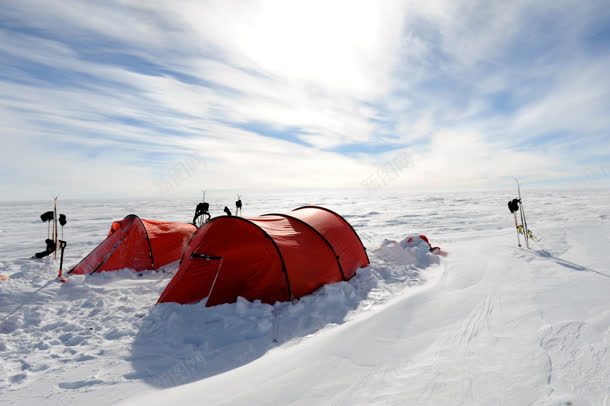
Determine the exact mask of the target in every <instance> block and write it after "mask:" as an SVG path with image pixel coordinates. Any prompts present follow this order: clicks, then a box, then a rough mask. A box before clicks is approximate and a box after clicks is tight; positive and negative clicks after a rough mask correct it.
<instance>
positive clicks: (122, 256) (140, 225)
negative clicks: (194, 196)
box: [69, 214, 197, 275]
mask: <svg viewBox="0 0 610 406" xmlns="http://www.w3.org/2000/svg"><path fill="white" fill-rule="evenodd" d="M196 230H197V228H196V227H195V226H194V225H192V224H186V223H176V222H169V221H155V220H144V219H140V218H139V217H138V216H136V215H134V214H130V215H129V216H127V217H125V218H124V219H123V220H120V221H115V222H114V223H112V226H111V227H110V232H108V237H107V238H106V239H105V240H104V241H103V242H102V243H101V244H100V245H98V246H97V247H96V248H95V249H94V250H93V251H91V252H90V253H89V255H87V256H86V257H85V258H83V260H82V261H80V262H79V263H78V265H76V266H75V267H74V268H72V269H71V270H70V271H69V273H71V274H77V275H84V274H91V273H94V272H105V271H116V270H118V269H124V268H130V269H133V270H136V271H144V270H148V269H157V268H160V267H162V266H163V265H167V264H169V263H171V262H174V261H177V260H179V259H180V255H181V254H182V251H183V250H184V247H185V246H186V245H187V243H188V240H189V238H191V236H192V235H193V234H194V233H195V231H196Z"/></svg>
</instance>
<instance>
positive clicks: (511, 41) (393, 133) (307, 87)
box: [0, 0, 610, 198]
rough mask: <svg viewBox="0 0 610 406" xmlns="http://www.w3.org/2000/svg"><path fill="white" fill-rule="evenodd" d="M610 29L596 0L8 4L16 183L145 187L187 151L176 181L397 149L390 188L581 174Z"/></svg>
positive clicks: (243, 176)
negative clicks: (191, 165) (196, 170)
mask: <svg viewBox="0 0 610 406" xmlns="http://www.w3.org/2000/svg"><path fill="white" fill-rule="evenodd" d="M608 26H610V14H609V11H608V10H607V7H606V6H605V5H604V3H603V2H601V1H600V2H587V4H582V3H581V2H576V1H562V2H556V3H553V4H543V3H538V4H535V3H531V2H526V1H516V2H509V3H490V2H477V1H472V2H459V3H456V2H454V1H448V0H447V1H432V2H428V3H426V4H423V3H421V2H408V1H382V2H352V1H338V2H332V3H328V2H321V1H313V2H305V3H303V2H285V1H259V2H240V1H235V2H226V1H218V2H215V1H212V2H205V3H202V2H198V1H185V2H181V4H180V7H176V5H175V4H174V3H172V2H164V1H150V2H133V1H121V2H112V3H99V4H93V3H90V2H84V1H77V0H65V1H61V2H38V1H29V0H28V1H26V0H23V1H12V2H11V1H9V2H6V4H3V8H2V10H0V95H1V97H0V132H1V133H2V138H3V141H4V142H3V144H4V145H3V148H2V153H1V154H2V162H0V174H1V175H2V176H0V178H1V179H2V183H3V184H2V186H1V188H2V193H3V197H4V198H22V197H40V196H39V195H40V194H41V193H47V191H53V190H58V189H61V190H62V191H63V192H65V193H66V194H69V195H72V196H83V195H89V194H95V193H113V194H118V195H122V194H124V195H127V194H134V195H142V194H146V193H149V192H150V191H153V190H154V181H155V179H158V176H159V173H160V172H162V171H164V170H165V169H166V168H168V167H171V165H172V162H173V161H174V160H175V159H177V158H176V157H179V156H184V154H188V153H192V152H195V153H197V154H199V155H200V156H202V159H205V162H206V168H205V171H206V176H205V179H189V180H188V181H185V182H183V183H181V184H180V187H177V188H176V189H175V190H174V192H175V193H176V194H184V193H188V191H189V190H191V189H192V188H195V189H194V190H199V189H200V186H201V184H202V183H204V182H205V184H206V187H209V188H214V187H218V188H241V189H243V188H247V187H257V186H262V185H264V186H265V187H278V188H285V187H295V186H298V187H358V186H359V184H360V182H361V180H362V179H363V178H366V176H367V174H370V173H373V172H374V171H376V170H377V167H378V165H379V164H380V163H382V162H386V161H387V160H388V159H390V158H391V157H392V156H395V155H396V154H397V153H400V152H401V151H403V152H404V151H408V154H409V156H410V157H412V158H413V162H414V165H413V168H410V170H409V172H408V173H407V174H405V176H401V177H400V179H397V180H396V182H393V183H392V187H397V188H403V187H409V188H420V187H426V188H439V189H448V188H456V187H460V188H468V187H489V186H499V185H502V184H504V182H506V180H507V179H510V178H511V176H513V175H518V176H522V177H527V179H528V180H529V181H530V182H536V183H537V184H540V185H543V184H544V183H545V182H553V184H554V185H556V184H557V182H558V181H560V182H561V179H564V180H565V185H566V186H569V185H570V182H573V179H574V178H573V176H570V174H573V173H575V172H579V171H580V172H582V171H583V170H584V169H583V168H586V167H590V166H591V165H598V164H604V165H607V164H608V162H609V161H610V151H609V150H608V148H609V147H608V145H610V118H609V116H608V114H607V112H608V111H610V79H609V78H608V75H607V72H609V71H610V58H608V57H607V55H608V51H609V50H610V32H609V31H608V29H607V27H608ZM109 179H112V182H109ZM574 183H576V182H574ZM51 193H52V192H51Z"/></svg>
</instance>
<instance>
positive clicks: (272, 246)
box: [158, 206, 369, 306]
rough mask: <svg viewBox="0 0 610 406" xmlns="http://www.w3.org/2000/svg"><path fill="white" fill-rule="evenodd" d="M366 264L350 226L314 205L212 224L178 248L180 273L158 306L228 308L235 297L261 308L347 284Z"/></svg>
mask: <svg viewBox="0 0 610 406" xmlns="http://www.w3.org/2000/svg"><path fill="white" fill-rule="evenodd" d="M368 264H369V259H368V256H367V254H366V250H365V248H364V246H363V245H362V242H361V241H360V238H359V237H358V235H357V234H356V232H355V231H354V229H353V228H352V227H351V225H350V224H349V223H348V222H347V221H346V220H345V219H344V218H343V217H341V216H340V215H338V214H337V213H335V212H333V211H331V210H328V209H325V208H322V207H315V206H306V207H301V208H299V209H296V210H294V211H292V212H291V214H290V215H286V214H267V215H263V216H258V217H252V218H242V217H234V216H222V217H216V218H214V219H212V220H210V221H209V222H207V223H206V224H204V225H203V226H202V227H201V228H200V229H199V230H198V231H197V232H196V233H195V235H194V236H193V238H192V239H191V241H190V242H189V244H188V247H187V248H186V249H185V251H184V253H183V255H182V259H181V262H180V268H179V269H178V271H177V272H176V275H175V276H174V278H173V279H172V280H171V281H170V283H169V284H168V286H167V287H166V288H165V290H164V291H163V293H162V294H161V297H160V298H159V301H158V302H159V303H162V302H177V303H196V302H199V301H200V300H202V299H204V298H206V297H207V298H208V300H207V302H206V305H207V306H213V305H217V304H222V303H232V302H235V301H236V300H237V298H238V297H240V296H241V297H244V298H246V299H248V300H251V301H252V300H256V299H259V300H261V301H262V302H265V303H274V302H276V301H286V300H291V299H294V298H299V297H301V296H303V295H306V294H309V293H312V292H313V291H315V290H316V289H319V288H320V287H322V286H323V285H325V284H328V283H333V282H339V281H342V280H349V279H350V278H352V277H353V276H354V275H355V273H356V270H357V269H358V268H360V267H364V266H367V265H368Z"/></svg>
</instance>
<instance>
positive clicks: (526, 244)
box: [515, 178, 530, 248]
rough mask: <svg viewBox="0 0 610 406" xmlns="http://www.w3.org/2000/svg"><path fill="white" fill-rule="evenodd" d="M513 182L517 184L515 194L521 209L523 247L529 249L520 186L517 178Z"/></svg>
mask: <svg viewBox="0 0 610 406" xmlns="http://www.w3.org/2000/svg"><path fill="white" fill-rule="evenodd" d="M515 182H516V183H517V194H518V195H519V206H520V208H521V226H523V239H524V240H525V246H526V247H527V248H529V247H530V243H529V232H528V229H527V219H526V217H525V207H524V206H523V199H522V198H521V184H520V183H519V179H517V178H515Z"/></svg>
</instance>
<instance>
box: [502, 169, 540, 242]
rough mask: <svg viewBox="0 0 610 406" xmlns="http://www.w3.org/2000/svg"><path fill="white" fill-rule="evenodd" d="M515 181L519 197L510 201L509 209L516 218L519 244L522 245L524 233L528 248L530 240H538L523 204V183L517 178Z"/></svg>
mask: <svg viewBox="0 0 610 406" xmlns="http://www.w3.org/2000/svg"><path fill="white" fill-rule="evenodd" d="M515 182H517V194H518V197H517V198H515V199H513V200H511V201H509V202H508V210H510V212H511V213H512V214H513V217H514V219H515V228H516V230H517V245H518V246H519V247H520V246H521V235H523V239H524V240H525V246H526V247H527V248H529V247H530V244H529V240H530V239H531V240H533V241H537V239H536V237H534V234H533V233H532V231H531V230H530V229H529V228H528V227H527V218H526V217H525V207H524V206H523V199H522V198H521V184H520V183H519V180H518V179H517V178H515ZM517 212H519V214H520V220H521V223H519V219H518V218H517Z"/></svg>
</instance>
